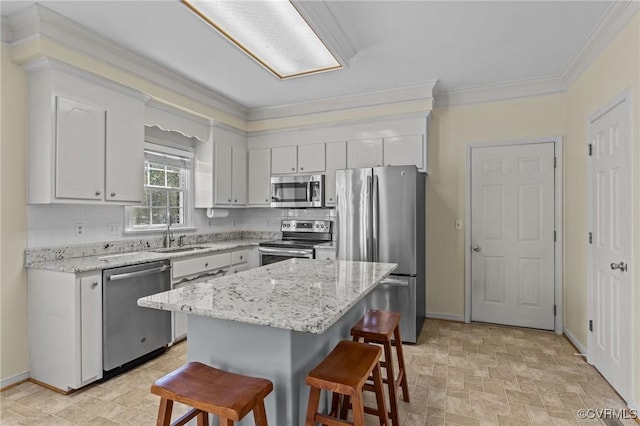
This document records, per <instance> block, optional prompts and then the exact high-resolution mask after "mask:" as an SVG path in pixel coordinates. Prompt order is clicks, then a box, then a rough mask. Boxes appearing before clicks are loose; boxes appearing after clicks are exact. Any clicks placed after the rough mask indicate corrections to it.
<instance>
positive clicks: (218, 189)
mask: <svg viewBox="0 0 640 426" xmlns="http://www.w3.org/2000/svg"><path fill="white" fill-rule="evenodd" d="M231 151H232V148H231V146H229V145H225V144H222V143H216V144H215V154H214V157H215V161H214V170H215V174H214V177H213V187H214V191H213V193H214V204H223V205H230V204H231V201H232V200H231V179H232V176H231V170H232V166H233V165H232V162H231Z"/></svg>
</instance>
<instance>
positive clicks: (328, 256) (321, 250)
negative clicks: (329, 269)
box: [315, 246, 336, 260]
mask: <svg viewBox="0 0 640 426" xmlns="http://www.w3.org/2000/svg"><path fill="white" fill-rule="evenodd" d="M315 259H318V260H336V248H335V247H333V246H316V247H315Z"/></svg>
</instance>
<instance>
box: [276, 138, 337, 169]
mask: <svg viewBox="0 0 640 426" xmlns="http://www.w3.org/2000/svg"><path fill="white" fill-rule="evenodd" d="M324 170H325V152H324V144H323V143H317V144H309V145H298V146H282V147H277V148H272V149H271V173H272V174H274V175H277V174H292V173H301V174H308V173H318V172H324Z"/></svg>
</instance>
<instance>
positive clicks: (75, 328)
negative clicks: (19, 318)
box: [28, 269, 102, 392]
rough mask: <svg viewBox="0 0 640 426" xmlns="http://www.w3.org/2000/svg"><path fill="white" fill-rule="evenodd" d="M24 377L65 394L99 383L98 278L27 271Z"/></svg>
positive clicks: (100, 357)
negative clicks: (27, 291) (26, 339)
mask: <svg viewBox="0 0 640 426" xmlns="http://www.w3.org/2000/svg"><path fill="white" fill-rule="evenodd" d="M28 274H29V275H28V277H29V279H28V282H29V283H28V286H29V295H28V304H29V309H28V312H29V377H31V378H32V379H35V380H37V381H39V382H42V383H45V384H47V385H49V386H53V387H54V388H57V389H59V390H61V391H64V392H67V391H70V390H72V389H79V388H80V387H82V386H85V385H87V384H89V383H92V382H94V381H96V380H98V379H101V378H102V275H101V274H100V273H95V272H88V273H79V274H73V273H66V272H57V271H45V270H37V269H30V270H29V272H28Z"/></svg>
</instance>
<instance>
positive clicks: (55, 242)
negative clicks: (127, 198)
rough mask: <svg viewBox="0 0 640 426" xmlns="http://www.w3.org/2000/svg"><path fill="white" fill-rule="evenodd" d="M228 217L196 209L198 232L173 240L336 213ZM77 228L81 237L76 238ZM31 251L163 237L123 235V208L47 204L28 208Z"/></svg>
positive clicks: (251, 211)
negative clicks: (209, 214)
mask: <svg viewBox="0 0 640 426" xmlns="http://www.w3.org/2000/svg"><path fill="white" fill-rule="evenodd" d="M227 211H228V212H229V215H228V216H227V217H214V218H208V217H207V216H206V214H205V210H204V209H195V215H194V218H195V226H196V230H194V231H190V232H180V231H177V230H176V231H174V236H176V235H180V234H186V235H187V236H190V235H195V234H213V233H228V232H240V231H270V232H278V231H280V222H281V221H282V219H287V218H298V219H311V220H333V218H334V216H335V210H333V209H275V208H268V207H265V208H243V209H228V210H227ZM77 225H81V226H82V234H81V235H76V228H77ZM28 228H29V232H28V247H29V248H37V247H51V246H75V245H79V244H91V243H105V242H117V241H123V242H126V241H131V240H136V241H141V240H149V239H151V240H152V239H154V238H158V239H160V240H161V238H162V235H161V233H150V234H149V233H144V234H141V233H123V229H124V208H123V207H122V206H104V205H79V204H60V205H58V204H46V205H40V204H38V205H29V206H28Z"/></svg>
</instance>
